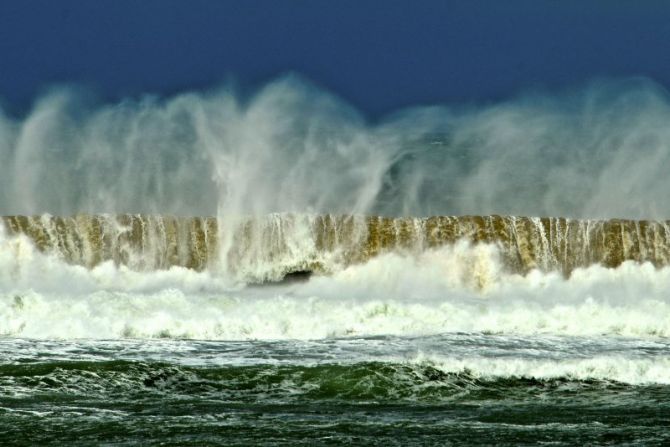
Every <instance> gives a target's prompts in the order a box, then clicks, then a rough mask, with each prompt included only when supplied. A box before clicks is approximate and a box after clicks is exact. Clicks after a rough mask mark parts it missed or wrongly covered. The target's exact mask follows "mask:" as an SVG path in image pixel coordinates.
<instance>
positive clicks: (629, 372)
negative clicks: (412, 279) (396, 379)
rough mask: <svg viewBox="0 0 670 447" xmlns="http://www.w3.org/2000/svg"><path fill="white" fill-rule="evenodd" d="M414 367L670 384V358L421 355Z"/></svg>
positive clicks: (487, 375)
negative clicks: (556, 358)
mask: <svg viewBox="0 0 670 447" xmlns="http://www.w3.org/2000/svg"><path fill="white" fill-rule="evenodd" d="M410 363H411V364H417V365H422V366H423V365H430V366H433V367H435V368H438V369H439V370H441V371H443V372H445V373H457V374H458V373H467V374H468V375H470V376H471V377H473V378H475V379H484V380H491V379H508V378H518V379H536V380H553V379H568V380H582V381H583V380H604V381H616V382H621V383H627V384H631V385H649V384H664V385H667V384H670V359H668V358H649V359H630V358H626V357H624V356H598V357H593V358H588V359H561V360H546V359H520V358H510V357H507V358H483V357H470V358H463V359H459V358H449V357H440V356H418V357H417V358H416V359H413V360H411V361H410Z"/></svg>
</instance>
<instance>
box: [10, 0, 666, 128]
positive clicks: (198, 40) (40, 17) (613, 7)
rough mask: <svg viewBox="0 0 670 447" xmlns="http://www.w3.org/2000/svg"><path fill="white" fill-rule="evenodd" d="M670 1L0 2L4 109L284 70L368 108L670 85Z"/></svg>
mask: <svg viewBox="0 0 670 447" xmlns="http://www.w3.org/2000/svg"><path fill="white" fill-rule="evenodd" d="M669 49H670V2H663V1H643V2H634V1H617V0H591V1H585V0H581V1H576V0H565V1H557V0H556V1H550V0H509V1H506V2H497V1H483V0H459V1H450V0H445V1H435V0H426V1H421V2H419V1H405V0H402V1H401V0H386V1H369V0H340V1H325V0H285V1H272V0H249V1H230V0H221V1H213V0H190V1H176V0H143V1H141V2H137V1H130V0H116V1H114V2H103V1H85V0H62V1H59V2H53V1H48V0H25V1H18V0H17V1H6V2H2V4H0V104H3V108H5V109H6V110H10V111H11V110H18V111H20V110H25V109H26V108H27V107H29V105H30V104H31V103H32V102H33V101H34V100H35V98H36V97H38V96H39V95H40V93H41V92H43V91H45V89H47V88H49V87H51V86H54V85H61V84H75V85H84V86H86V87H87V88H90V89H92V90H93V91H95V92H96V93H97V94H98V95H100V96H101V97H103V98H105V99H107V100H116V99H118V98H122V97H125V96H137V95H142V94H145V93H151V94H159V95H171V94H173V93H176V92H181V91H187V90H199V89H203V88H211V87H215V86H218V85H221V84H222V83H225V82H230V81H231V80H233V82H235V84H236V85H239V86H241V88H243V89H245V88H249V89H253V88H255V87H257V86H259V85H261V84H263V83H265V82H267V81H270V80H272V79H273V78H275V77H277V76H279V75H282V74H284V73H287V72H295V73H298V74H300V75H301V76H304V77H306V78H307V79H309V80H311V81H312V82H314V83H316V84H317V85H319V86H322V87H324V88H326V89H328V90H330V91H332V92H334V93H335V94H337V95H339V96H340V97H342V98H344V99H345V100H347V101H349V102H351V103H352V104H354V105H355V106H356V107H358V108H359V109H361V110H362V111H364V112H365V113H367V114H371V115H378V114H384V113H388V112H390V111H392V110H395V109H398V108H402V107H406V106H409V105H416V104H435V103H454V102H457V103H463V102H486V101H495V100H497V99H499V98H504V97H508V96H510V95H514V94H516V93H518V92H521V91H525V90H528V89H549V90H552V89H562V88H565V87H570V86H575V85H580V84H583V83H585V82H588V81H590V80H592V79H594V78H602V77H604V78H611V77H615V78H620V77H631V76H643V77H648V78H650V79H653V80H654V81H656V82H657V83H659V84H660V85H662V86H665V87H666V88H667V87H670V52H669V51H668V50H669Z"/></svg>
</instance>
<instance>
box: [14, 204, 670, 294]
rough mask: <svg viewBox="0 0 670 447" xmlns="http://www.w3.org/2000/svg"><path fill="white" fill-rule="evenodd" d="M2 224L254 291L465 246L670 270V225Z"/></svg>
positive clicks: (563, 262)
mask: <svg viewBox="0 0 670 447" xmlns="http://www.w3.org/2000/svg"><path fill="white" fill-rule="evenodd" d="M2 220H3V222H4V225H5V229H6V234H7V235H8V236H12V235H14V236H19V235H23V236H26V237H28V238H29V239H30V240H31V241H32V243H33V244H34V245H35V246H36V247H37V248H38V249H39V250H40V251H42V252H45V253H48V254H51V255H54V256H57V257H58V258H61V259H62V260H64V261H66V262H68V263H71V264H76V265H82V266H85V267H88V268H91V267H94V266H96V265H98V264H100V263H101V262H104V261H113V262H114V263H115V264H117V265H125V266H127V267H129V268H131V269H133V270H139V271H150V270H160V269H168V268H170V267H173V266H180V267H186V268H189V269H194V270H198V271H202V270H210V271H212V272H217V273H221V274H226V275H230V276H231V277H234V278H236V279H238V280H242V281H246V282H264V281H277V280H280V279H282V278H283V277H285V275H287V274H291V273H295V272H314V273H317V274H328V273H333V272H335V271H337V270H339V269H341V268H343V267H346V266H348V265H351V264H358V263H363V262H366V261H367V260H369V259H371V258H373V257H375V256H377V255H380V254H384V253H388V252H396V253H400V254H410V255H411V254H418V253H421V252H423V251H425V250H429V249H432V248H436V247H439V246H443V245H447V244H453V243H455V242H457V241H459V240H466V241H468V242H470V243H472V244H492V245H495V246H497V247H498V249H499V252H500V256H501V258H502V261H503V265H504V266H505V268H507V269H508V270H509V271H511V272H516V273H526V272H528V271H530V270H532V269H540V270H543V271H554V270H556V271H560V272H562V273H563V274H565V275H569V274H570V273H571V272H572V271H573V270H574V269H575V268H579V267H587V266H589V265H593V264H601V265H603V266H605V267H617V266H619V265H620V264H621V263H622V262H624V261H636V262H640V263H642V262H650V263H652V264H654V265H655V266H663V265H667V264H669V263H670V227H669V226H668V222H667V221H642V220H641V221H634V220H577V219H565V218H531V217H514V216H460V217H448V216H436V217H428V218H390V217H364V216H342V215H308V214H270V215H267V216H263V217H258V218H243V219H239V220H238V223H237V225H236V226H235V228H232V229H227V228H225V227H224V228H219V223H218V221H217V219H215V218H211V217H174V216H155V215H127V214H122V215H77V216H72V217H58V216H50V215H43V216H7V217H3V218H2ZM224 225H225V223H224ZM227 231H231V233H230V234H231V236H230V237H229V240H230V241H231V242H230V243H229V244H228V245H229V246H227V247H226V248H225V250H222V249H221V247H220V239H221V236H220V235H221V234H226V232H227ZM223 257H225V259H223V260H224V261H225V262H222V258H223ZM223 266H225V267H223Z"/></svg>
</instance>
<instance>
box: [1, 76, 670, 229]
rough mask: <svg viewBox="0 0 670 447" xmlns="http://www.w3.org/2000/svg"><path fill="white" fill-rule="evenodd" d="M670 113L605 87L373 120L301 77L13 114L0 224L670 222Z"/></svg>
mask: <svg viewBox="0 0 670 447" xmlns="http://www.w3.org/2000/svg"><path fill="white" fill-rule="evenodd" d="M669 122H670V97H669V96H668V93H667V92H666V91H665V90H664V89H663V88H662V87H660V86H659V85H657V84H655V83H654V82H653V81H650V80H646V79H626V80H609V81H594V82H592V83H590V84H588V85H585V86H582V87H580V88H575V89H572V90H565V91H561V92H551V93H546V92H531V93H526V94H522V95H520V96H517V97H514V98H511V99H509V100H506V101H502V102H499V103H494V104H484V105H448V104H447V105H435V106H426V107H416V108H410V109H406V110H402V111H398V112H396V113H393V114H391V115H388V116H386V117H382V118H381V119H375V120H372V119H370V118H369V117H366V116H365V114H364V113H362V112H361V111H358V110H356V109H355V108H354V107H353V106H351V105H349V104H347V103H346V102H345V101H343V100H342V99H340V98H338V97H337V96H336V95H335V94H332V93H330V92H327V91H324V90H323V89H320V88H318V87H316V86H314V85H312V84H311V83H310V82H309V81H306V80H304V79H302V78H300V77H299V76H295V75H289V76H284V77H281V78H279V79H277V80H275V81H272V82H270V83H268V84H266V85H265V86H264V87H262V88H261V89H259V90H258V91H256V92H255V93H254V94H253V95H250V96H249V95H246V96H245V95H240V94H237V93H236V92H235V90H234V89H233V88H231V87H226V86H224V87H221V88H219V89H216V90H213V91H207V92H191V93H183V94H179V95H176V96H173V97H169V98H160V97H155V96H145V97H142V98H139V99H127V100H124V101H121V102H118V103H113V104H100V103H96V102H95V101H91V99H90V98H89V97H88V95H87V94H86V93H82V91H81V90H78V89H76V88H75V89H68V88H59V89H53V90H52V91H51V92H50V93H48V94H46V95H44V96H43V97H41V98H39V99H38V100H36V102H35V104H34V106H33V107H32V109H31V110H30V112H29V113H28V114H27V115H26V116H24V117H21V118H16V117H10V116H9V115H8V114H6V113H4V112H3V111H2V110H0V214H3V215H10V214H42V213H51V214H57V215H70V214H76V213H158V214H176V215H194V216H208V215H219V216H228V215H250V214H251V215H260V214H267V213H272V212H296V213H343V214H348V213H353V214H383V215H390V216H427V215H463V214H473V215H480V214H481V215H487V214H505V215H509V214H511V215H527V216H562V217H575V218H613V217H618V218H657V219H660V218H668V217H670V201H668V200H667V197H668V196H669V195H670V177H669V176H668V175H667V170H668V167H669V166H670V126H668V125H667V124H668V123H669Z"/></svg>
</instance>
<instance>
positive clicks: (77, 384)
mask: <svg viewBox="0 0 670 447" xmlns="http://www.w3.org/2000/svg"><path fill="white" fill-rule="evenodd" d="M77 98H78V97H77V94H76V93H73V92H70V91H67V90H63V91H55V92H52V93H51V94H49V95H47V96H45V97H43V98H42V99H41V100H40V101H38V102H37V103H36V105H35V107H34V109H33V110H32V111H30V112H29V113H28V114H27V115H26V116H25V117H19V118H15V117H14V118H12V117H8V116H5V115H1V114H0V211H1V212H0V214H1V215H2V216H4V217H1V218H0V435H1V436H0V444H2V445H8V446H10V445H17V446H19V445H73V446H76V445H81V446H88V445H110V446H112V445H113V446H117V445H118V446H122V445H198V446H200V445H227V446H230V445H286V446H289V445H290V446H293V445H384V446H388V445H402V446H409V445H510V446H512V445H514V446H517V445H668V444H670V429H669V428H668V427H670V338H669V337H670V293H669V290H670V221H668V220H667V217H668V216H670V202H668V201H667V196H668V193H669V192H670V183H669V182H668V177H667V175H666V172H665V170H666V169H667V166H670V145H669V144H667V142H668V141H670V130H668V127H667V126H666V125H665V123H667V120H668V119H670V101H668V98H667V95H666V94H665V93H664V92H662V91H660V89H659V88H658V87H657V86H655V85H653V84H650V83H648V82H642V81H635V82H632V81H631V82H623V83H610V84H603V85H600V84H597V85H596V84H594V85H592V86H589V87H587V88H586V89H584V90H583V91H578V92H568V93H565V94H560V95H553V96H551V95H531V96H524V97H520V98H517V99H513V100H510V101H507V102H501V103H498V104H493V105H488V106H472V107H464V108H447V107H425V108H417V109H411V110H407V111H403V112H398V113H397V114H394V115H392V116H389V117H387V118H384V119H382V120H379V121H371V120H369V119H366V118H365V117H364V116H362V114H360V113H359V112H357V111H356V110H355V109H354V108H353V107H351V106H349V105H347V104H344V103H343V102H342V101H340V100H339V99H337V98H336V97H334V96H333V95H331V94H328V93H325V92H323V91H321V90H319V89H317V88H316V87H314V86H311V85H309V84H306V83H305V82H304V81H302V80H296V79H295V78H293V77H288V78H286V79H280V80H278V81H276V82H273V83H270V84H268V85H267V86H265V87H264V88H262V89H261V90H260V91H259V92H257V93H256V94H254V95H251V96H250V97H240V96H239V95H237V94H235V93H234V92H231V91H228V90H225V89H224V90H221V91H213V92H207V93H187V94H181V95H176V96H175V97H173V98H168V99H160V98H155V97H150V96H147V97H144V98H141V99H137V100H133V99H128V100H125V101H122V102H119V103H117V104H111V105H104V104H103V105H96V104H93V105H91V104H90V102H86V101H79V100H78V99H77Z"/></svg>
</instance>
